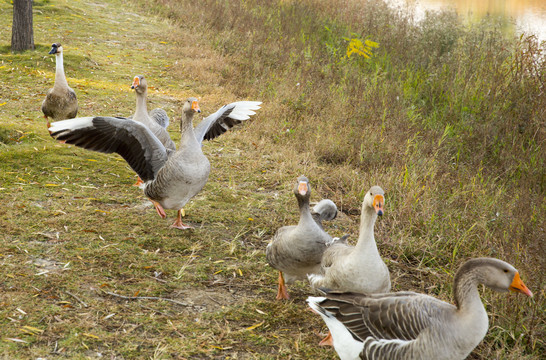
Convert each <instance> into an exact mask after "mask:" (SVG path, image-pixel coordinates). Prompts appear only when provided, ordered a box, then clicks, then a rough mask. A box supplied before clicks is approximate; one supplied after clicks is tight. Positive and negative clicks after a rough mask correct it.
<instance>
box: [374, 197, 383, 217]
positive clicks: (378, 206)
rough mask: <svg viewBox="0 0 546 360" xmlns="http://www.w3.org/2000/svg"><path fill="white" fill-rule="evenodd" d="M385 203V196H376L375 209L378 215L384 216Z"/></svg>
mask: <svg viewBox="0 0 546 360" xmlns="http://www.w3.org/2000/svg"><path fill="white" fill-rule="evenodd" d="M384 203H385V198H384V197H383V195H375V196H374V198H373V207H374V209H375V212H376V213H377V215H379V216H382V215H383V204H384Z"/></svg>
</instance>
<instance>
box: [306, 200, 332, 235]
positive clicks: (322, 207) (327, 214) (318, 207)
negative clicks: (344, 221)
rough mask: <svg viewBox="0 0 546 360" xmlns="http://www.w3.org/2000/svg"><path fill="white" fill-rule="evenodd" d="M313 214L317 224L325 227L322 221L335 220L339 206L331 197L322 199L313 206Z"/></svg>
mask: <svg viewBox="0 0 546 360" xmlns="http://www.w3.org/2000/svg"><path fill="white" fill-rule="evenodd" d="M311 215H313V219H315V221H316V222H317V224H319V225H320V227H321V228H324V227H323V226H322V221H324V220H326V221H330V220H334V219H335V218H336V216H337V206H336V204H335V203H334V202H333V201H332V200H330V199H322V200H320V201H319V202H318V203H316V204H315V205H314V206H313V207H312V208H311Z"/></svg>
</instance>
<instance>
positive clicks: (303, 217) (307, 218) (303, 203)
mask: <svg viewBox="0 0 546 360" xmlns="http://www.w3.org/2000/svg"><path fill="white" fill-rule="evenodd" d="M296 198H297V199H298V207H299V209H300V220H299V223H298V224H305V223H307V224H309V223H314V222H315V221H314V220H313V216H312V215H311V211H310V210H309V197H308V196H301V195H300V196H297V197H296Z"/></svg>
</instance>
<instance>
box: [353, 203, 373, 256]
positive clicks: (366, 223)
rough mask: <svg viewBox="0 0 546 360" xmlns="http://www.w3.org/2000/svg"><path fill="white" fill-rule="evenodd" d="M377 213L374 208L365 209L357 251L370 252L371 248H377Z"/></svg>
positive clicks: (362, 215)
mask: <svg viewBox="0 0 546 360" xmlns="http://www.w3.org/2000/svg"><path fill="white" fill-rule="evenodd" d="M376 219H377V213H376V212H375V210H374V209H373V208H370V207H365V208H363V209H362V214H361V215H360V233H359V237H358V242H357V244H356V249H357V251H359V250H360V251H369V250H370V248H375V249H376V251H377V245H376V243H375V237H374V226H375V220H376Z"/></svg>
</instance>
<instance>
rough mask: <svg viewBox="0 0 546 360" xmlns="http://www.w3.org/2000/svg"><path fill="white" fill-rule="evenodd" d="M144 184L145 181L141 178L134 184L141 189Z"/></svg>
mask: <svg viewBox="0 0 546 360" xmlns="http://www.w3.org/2000/svg"><path fill="white" fill-rule="evenodd" d="M142 184H144V181H142V179H141V178H140V176H139V177H138V178H137V181H136V183H134V184H133V186H138V187H140V185H142Z"/></svg>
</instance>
